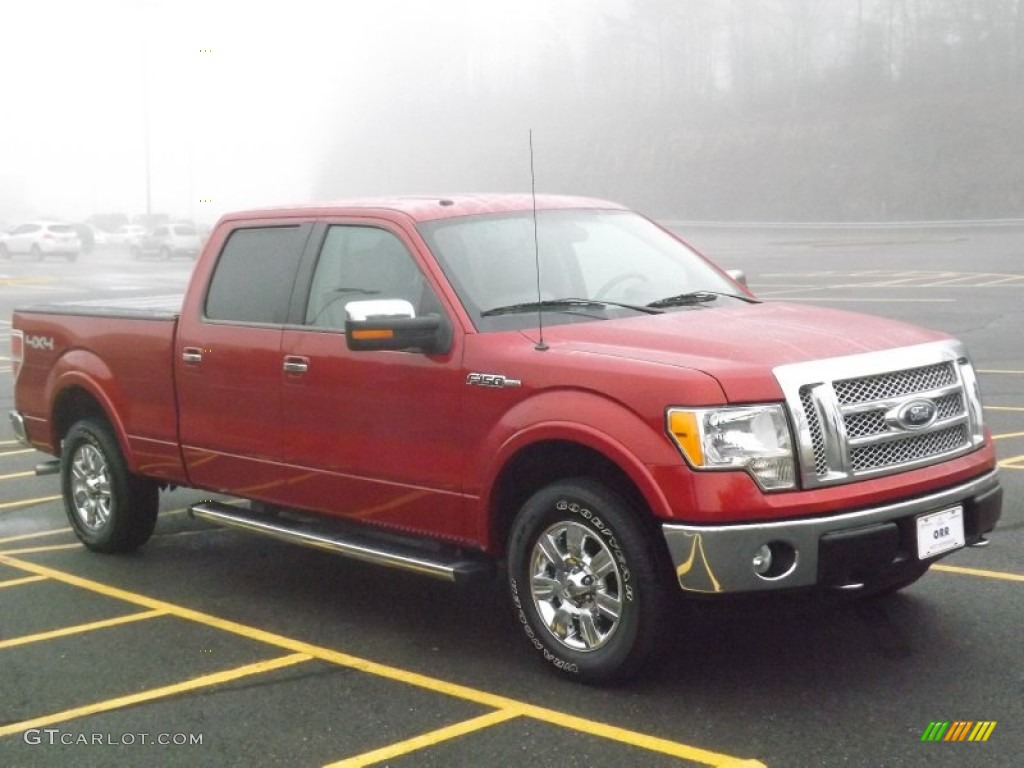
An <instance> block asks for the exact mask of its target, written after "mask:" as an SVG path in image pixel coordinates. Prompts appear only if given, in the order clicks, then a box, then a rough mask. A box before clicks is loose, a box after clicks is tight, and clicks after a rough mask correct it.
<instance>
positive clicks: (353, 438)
mask: <svg viewBox="0 0 1024 768" xmlns="http://www.w3.org/2000/svg"><path fill="white" fill-rule="evenodd" d="M414 248H415V246H414V245H413V244H412V242H411V241H410V239H409V238H408V237H407V236H406V235H404V233H402V232H401V230H399V229H398V228H396V227H394V226H393V225H391V224H389V223H387V222H384V221H374V220H372V219H360V220H358V221H351V222H335V223H331V224H328V225H327V226H326V228H325V230H324V232H323V237H322V240H321V245H320V248H319V254H318V257H317V260H316V266H315V270H314V272H313V275H312V279H311V284H310V289H309V295H308V301H307V303H306V309H305V316H304V319H303V324H302V325H301V327H296V326H295V325H292V326H289V327H287V328H285V330H284V333H283V340H282V351H283V355H284V359H285V361H286V363H287V364H288V365H289V371H287V372H286V373H285V377H284V384H283V386H282V416H283V421H284V425H285V433H284V452H285V460H286V462H287V463H288V464H290V465H293V469H294V470H295V471H296V473H297V474H296V478H295V480H294V486H293V489H292V491H293V498H295V499H296V500H297V503H299V504H300V505H301V506H305V507H308V508H311V509H317V510H320V511H324V512H328V513H331V514H336V515H340V516H344V517H348V518H353V519H359V520H364V521H368V522H376V523H380V524H383V525H387V526H391V527H397V528H401V529H404V530H413V531H419V532H430V533H433V534H439V533H440V534H442V535H446V536H448V537H451V538H455V539H464V540H469V539H472V538H473V537H474V536H475V535H476V530H475V528H474V526H473V525H472V524H471V522H470V521H469V520H468V519H466V514H467V508H468V505H466V504H465V503H464V498H463V495H462V488H461V477H462V471H463V463H464V455H463V440H462V432H461V427H460V408H461V398H462V392H463V390H464V389H465V385H464V374H463V372H462V370H461V366H460V361H461V348H462V342H461V336H460V334H459V333H454V334H453V336H454V340H453V343H452V348H451V349H450V350H449V351H448V352H447V353H445V354H437V355H426V354H423V353H420V352H391V351H374V352H352V351H350V350H349V349H348V347H347V346H346V343H345V333H344V323H345V318H346V312H345V306H346V304H348V303H349V302H350V301H366V300H377V299H404V300H405V301H408V302H409V303H410V304H412V306H413V308H414V310H415V312H416V314H417V316H419V315H423V314H428V313H439V314H441V315H442V317H444V318H446V320H449V321H450V314H449V313H448V312H447V311H446V310H445V308H444V307H443V306H442V304H441V302H440V301H439V299H438V294H437V292H436V291H435V290H434V288H433V287H432V286H431V284H430V282H429V280H428V279H427V278H426V276H425V275H424V273H423V271H422V270H421V269H420V267H419V266H418V264H417V262H416V259H415V258H414V256H413V252H414Z"/></svg>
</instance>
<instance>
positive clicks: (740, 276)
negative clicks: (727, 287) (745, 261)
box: [725, 269, 747, 288]
mask: <svg viewBox="0 0 1024 768" xmlns="http://www.w3.org/2000/svg"><path fill="white" fill-rule="evenodd" d="M725 274H727V275H728V276H729V277H731V278H732V279H733V280H735V281H736V282H737V283H739V284H740V285H742V286H743V287H744V288H746V287H747V273H746V272H744V271H743V270H742V269H727V270H725Z"/></svg>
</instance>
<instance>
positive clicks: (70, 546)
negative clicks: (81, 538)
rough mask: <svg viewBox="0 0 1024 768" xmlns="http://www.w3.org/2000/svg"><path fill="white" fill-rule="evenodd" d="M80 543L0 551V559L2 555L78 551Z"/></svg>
mask: <svg viewBox="0 0 1024 768" xmlns="http://www.w3.org/2000/svg"><path fill="white" fill-rule="evenodd" d="M81 546H82V544H81V543H80V542H75V543H74V544H51V545H49V546H47V547H27V548H25V549H5V550H3V551H0V557H2V556H4V555H34V554H37V553H39V552H60V551H61V550H62V549H79V548H80V547H81Z"/></svg>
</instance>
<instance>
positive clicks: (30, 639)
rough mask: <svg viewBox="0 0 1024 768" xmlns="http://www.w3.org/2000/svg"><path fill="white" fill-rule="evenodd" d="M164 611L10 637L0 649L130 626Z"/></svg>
mask: <svg viewBox="0 0 1024 768" xmlns="http://www.w3.org/2000/svg"><path fill="white" fill-rule="evenodd" d="M166 615H167V612H166V611H143V612H142V613H130V614H128V615H127V616H118V617H116V618H113V619H103V620H102V621H92V622H89V623H88V624H76V625H75V626H73V627H62V628H61V629H51V630H50V631H48V632H37V633H36V634H34V635H22V636H21V637H12V638H11V639H9V640H0V649H2V648H13V647H14V646H16V645H28V644H29V643H38V642H40V641H42V640H52V639H53V638H55V637H65V636H67V635H77V634H80V633H82V632H92V631H93V630H94V629H105V628H107V627H116V626H119V625H121V624H130V623H131V622H133V621H142V620H144V619H153V618H156V617H157V616H166Z"/></svg>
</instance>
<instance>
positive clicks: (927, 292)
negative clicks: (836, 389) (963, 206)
mask: <svg viewBox="0 0 1024 768" xmlns="http://www.w3.org/2000/svg"><path fill="white" fill-rule="evenodd" d="M677 226H679V228H680V229H681V231H683V233H684V234H685V235H686V236H687V237H688V239H689V240H690V241H691V242H693V243H694V244H695V245H697V246H698V247H700V248H701V249H702V250H704V251H705V252H706V253H708V254H709V255H710V256H712V257H713V258H714V259H715V260H716V261H717V262H718V263H719V264H721V265H722V266H723V267H727V268H739V269H743V270H745V271H746V272H747V275H748V277H749V281H750V285H751V287H752V288H753V289H754V290H755V291H756V292H757V293H758V294H759V295H760V296H761V297H763V298H765V299H766V300H770V301H796V302H804V303H816V304H820V305H822V306H829V307H834V308H843V309H850V310H854V311H862V312H868V313H873V314H879V315H884V316H888V317H892V318H896V319H900V320H905V321H908V322H914V323H918V324H921V325H927V326H931V327H934V328H938V329H941V330H945V331H948V332H950V333H952V334H953V335H955V336H957V337H959V338H960V339H962V340H963V341H965V342H966V343H967V345H968V348H969V350H970V352H971V355H972V359H973V361H974V364H975V366H976V368H977V369H978V371H979V377H980V382H981V387H982V394H983V397H984V399H985V405H986V410H985V417H986V420H987V424H988V426H989V428H990V429H991V431H992V433H993V435H994V437H995V439H996V444H997V451H998V455H999V459H1000V465H1001V467H1002V469H1001V479H1002V483H1003V486H1004V491H1005V501H1004V510H1003V519H1002V523H1001V525H1000V526H999V528H998V529H997V530H996V532H995V533H994V534H993V535H992V537H991V544H990V546H988V547H987V548H985V549H971V550H966V551H963V552H958V553H955V554H954V555H952V556H950V557H949V558H946V559H945V560H943V561H942V563H941V564H940V565H937V566H935V567H933V568H932V572H931V573H929V574H928V575H927V576H925V578H923V579H922V580H921V581H920V582H918V583H917V584H915V585H913V586H911V587H910V588H908V589H906V590H905V591H904V592H902V593H900V594H898V595H895V596H892V597H890V598H886V599H883V600H875V601H859V602H858V601H849V600H842V599H835V598H834V597H833V596H824V597H823V596H812V595H794V596H774V597H768V598H758V599H734V600H730V601H725V602H712V601H693V600H690V601H687V600H683V599H682V598H680V600H679V601H678V604H677V605H676V606H674V609H673V611H672V613H671V614H670V615H667V616H666V617H665V622H666V630H667V638H668V639H667V642H666V644H665V647H664V648H662V649H660V651H659V654H658V655H657V658H656V661H655V663H654V665H653V668H652V670H651V673H650V674H648V675H646V676H644V677H643V678H641V679H637V680H635V681H632V682H630V683H627V684H623V685H619V686H615V687H608V688H600V687H584V686H579V685H576V684H573V683H570V682H567V681H563V680H560V679H558V678H556V677H554V676H553V675H552V674H551V673H550V671H549V670H548V669H547V666H546V665H544V664H543V663H540V662H538V661H537V659H536V658H534V656H535V654H534V653H533V652H532V651H531V650H530V649H529V648H528V647H527V646H526V644H525V643H524V642H523V640H522V638H521V637H520V630H519V629H518V628H517V627H516V625H515V621H514V619H513V617H512V612H511V610H510V608H509V605H508V601H507V598H506V597H505V595H504V591H503V589H502V585H501V583H500V582H496V583H494V584H482V585H473V586H468V587H456V586H452V585H448V584H444V583H439V582H434V581H431V580H427V579H421V578H417V577H415V576H412V575H409V574H405V573H400V572H395V571H389V570H384V569H380V568H376V567H372V566H368V565H364V564H360V563H357V562H352V561H347V560H344V559H340V558H337V557H334V556H332V555H329V554H326V553H322V552H318V551H313V550H308V549H303V548H298V547H293V546H291V545H288V544H284V543H279V542H275V541H270V540H265V539H262V538H257V537H253V536H250V535H246V534H244V533H241V532H236V531H229V530H225V529H219V528H215V527H212V526H210V525H207V524H205V523H202V522H200V521H196V520H192V519H190V518H189V517H188V516H187V515H186V514H185V513H184V509H185V508H186V507H187V505H188V504H190V503H192V502H194V501H197V500H199V499H201V498H207V497H208V496H209V494H201V493H199V492H197V491H192V490H189V489H178V490H174V491H172V492H166V493H164V494H162V496H161V515H160V518H159V520H158V524H157V530H156V534H155V535H154V537H153V539H152V540H151V541H150V542H149V543H148V544H147V545H146V546H145V547H143V548H142V549H141V550H140V551H139V552H137V553H134V554H132V555H128V556H102V555H96V554H92V553H89V552H87V551H86V550H84V549H83V548H82V547H81V546H79V545H78V544H77V543H76V541H75V539H74V537H73V536H72V534H71V533H70V531H69V529H68V528H67V522H66V519H65V517H64V512H63V507H62V505H61V503H60V501H59V498H58V495H59V487H58V485H59V484H58V480H57V478H56V477H54V476H48V477H36V476H35V475H34V474H33V472H32V468H33V466H34V465H35V464H36V463H38V462H39V461H41V460H43V459H44V458H46V457H44V456H42V455H41V454H38V453H36V452H34V451H27V450H25V449H23V448H22V447H21V446H19V445H17V444H16V443H14V442H13V438H12V436H11V433H10V429H9V428H8V427H7V425H6V423H4V424H3V425H2V426H0V765H4V766H55V765H68V766H72V765H73V766H92V765H95V766H134V765H139V766H141V765H147V766H148V765H153V764H160V765H168V766H175V765H182V766H185V765H188V766H192V765H217V766H229V765H239V766H242V765H244V766H251V765H288V766H298V765H310V766H314V765H332V764H341V765H351V766H355V765H391V766H406V765H408V766H413V765H415V766H478V765H479V766H484V765H486V766H505V765H524V764H529V765H533V766H622V765H637V766H661V765H665V766H670V765H714V766H743V765H747V766H755V765H768V766H796V767H797V768H801V767H803V766H808V767H810V766H872V767H874V766H928V767H929V768H940V767H941V766H958V767H959V766H968V765H969V766H997V767H1002V766H1005V767H1006V768H1010V767H1011V766H1018V765H1020V764H1021V757H1020V755H1021V754H1024V643H1022V624H1024V622H1022V607H1024V555H1022V554H1021V553H1022V551H1024V502H1022V500H1021V499H1022V493H1021V492H1022V490H1024V472H1022V470H1024V333H1022V329H1024V322H1022V320H1024V301H1022V297H1024V227H1021V226H993V225H987V226H974V225H970V224H964V223H961V224H959V225H957V226H949V227H928V226H924V225H916V226H911V227H900V228H863V227H859V228H840V227H835V228H820V227H819V228H813V229H809V228H808V229H804V228H758V227H756V226H746V227H742V228H730V227H721V226H708V225H700V226H687V225H677ZM191 266H192V263H191V262H187V261H172V262H136V261H133V260H131V259H130V258H129V257H128V256H127V254H124V253H122V252H120V251H117V250H113V249H110V250H103V251H100V252H97V253H95V254H92V255H91V256H83V257H82V259H80V260H79V261H78V262H76V263H75V264H70V265H69V264H64V263H60V262H56V261H54V262H49V261H45V262H41V263H35V262H29V261H15V262H0V411H3V412H6V411H7V410H9V409H10V408H11V406H12V388H11V381H10V376H9V375H4V370H5V369H9V360H7V359H6V357H7V356H8V354H9V353H8V352H7V347H8V345H7V336H8V335H9V319H10V312H11V309H12V307H13V306H15V305H22V304H28V303H34V302H39V301H55V300H58V301H59V300H63V299H83V298H86V299H103V298H107V297H113V296H148V295H165V294H170V293H175V292H180V291H181V290H183V288H184V285H185V282H186V280H187V278H188V274H189V271H190V269H191ZM4 422H6V419H5V420H4ZM947 722H948V723H950V726H949V728H948V729H947V733H952V732H953V730H954V729H956V728H960V729H961V730H964V729H963V728H962V727H960V726H957V725H956V724H957V723H970V724H971V725H970V727H969V728H968V729H966V731H965V732H967V733H975V732H977V733H979V734H981V733H986V734H987V739H986V740H984V741H979V740H973V741H972V740H969V739H967V738H965V739H964V740H963V741H959V740H954V739H948V740H941V739H940V740H937V741H930V740H923V738H925V737H926V736H927V734H928V733H930V732H931V733H934V730H935V729H934V727H933V725H932V724H933V723H947ZM993 723H994V725H992V724H993ZM982 724H987V725H982Z"/></svg>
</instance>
